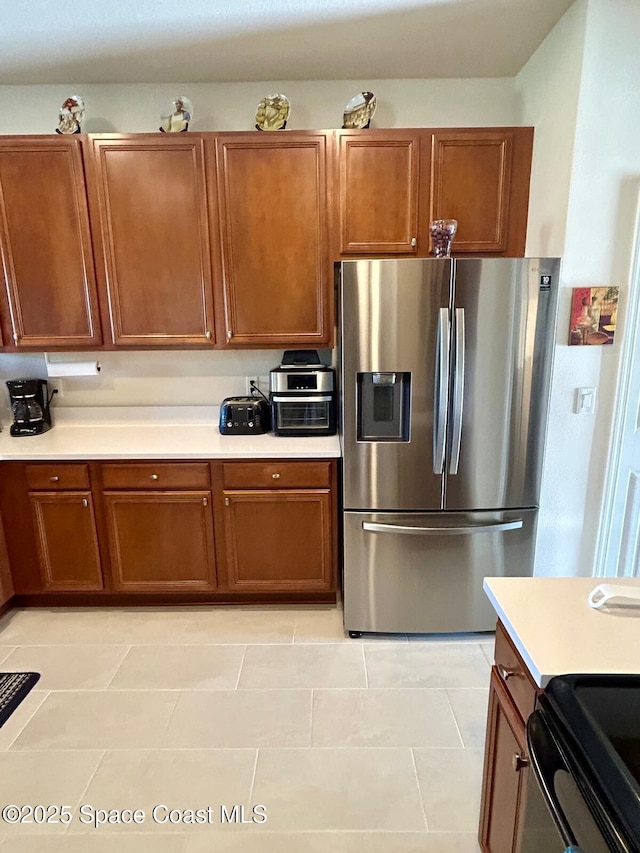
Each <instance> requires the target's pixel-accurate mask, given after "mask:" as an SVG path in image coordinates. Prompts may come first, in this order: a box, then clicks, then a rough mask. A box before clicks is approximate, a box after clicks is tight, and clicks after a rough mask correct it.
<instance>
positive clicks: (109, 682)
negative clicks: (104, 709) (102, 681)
mask: <svg viewBox="0 0 640 853" xmlns="http://www.w3.org/2000/svg"><path fill="white" fill-rule="evenodd" d="M132 649H133V646H129V648H128V649H127V651H126V652H125V653H124V656H123V658H122V660H121V661H120V663H119V664H118V665H117V666H116V668H115V669H114V671H113V675H112V676H111V678H110V679H109V681H108V682H107V684H106V685H105V687H104V689H105V690H109V688H110V687H111V685H112V684H113V682H114V679H115V677H116V675H117V674H118V673H119V672H120V670H121V668H122V664H123V663H124V662H125V661H126V659H127V658H128V657H129V655H130V654H131V650H132Z"/></svg>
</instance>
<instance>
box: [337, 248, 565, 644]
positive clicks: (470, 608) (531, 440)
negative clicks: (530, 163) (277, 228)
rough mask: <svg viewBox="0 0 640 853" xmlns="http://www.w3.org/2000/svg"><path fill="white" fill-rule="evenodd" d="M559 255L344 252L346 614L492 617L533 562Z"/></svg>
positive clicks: (371, 622) (473, 626) (433, 620)
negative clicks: (489, 589) (491, 580)
mask: <svg viewBox="0 0 640 853" xmlns="http://www.w3.org/2000/svg"><path fill="white" fill-rule="evenodd" d="M559 266H560V262H559V260H557V259H522V258H519V259H511V258H496V259H474V258H469V259H464V260H453V259H449V258H447V259H425V260H419V259H415V260H414V259H406V260H370V261H345V262H344V263H343V264H342V270H341V273H342V275H341V278H342V288H341V290H342V310H341V350H342V353H341V373H342V411H341V440H342V449H343V456H344V464H343V505H344V554H343V556H344V620H345V627H346V629H347V630H349V632H350V633H351V634H352V635H357V634H358V633H359V632H362V631H367V632H368V631H372V632H403V633H405V632H406V633H413V632H416V633H422V632H425V633H427V632H458V631H460V632H462V631H486V630H492V629H493V628H494V626H495V615H494V613H493V610H492V608H491V606H490V604H489V602H488V600H487V599H486V597H485V595H484V593H483V591H482V581H483V578H484V577H485V576H495V575H513V576H522V575H530V574H531V572H532V567H533V555H534V544H535V528H536V517H537V506H538V499H539V488H540V475H541V467H542V456H543V449H544V439H545V424H546V415H547V408H548V397H549V393H548V392H549V382H550V373H551V361H552V353H553V345H554V340H555V319H556V306H557V295H558V273H559Z"/></svg>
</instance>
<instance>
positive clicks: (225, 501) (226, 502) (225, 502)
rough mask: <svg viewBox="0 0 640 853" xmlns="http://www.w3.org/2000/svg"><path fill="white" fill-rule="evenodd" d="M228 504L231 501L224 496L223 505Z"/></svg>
mask: <svg viewBox="0 0 640 853" xmlns="http://www.w3.org/2000/svg"><path fill="white" fill-rule="evenodd" d="M230 504H231V501H230V500H229V498H225V499H224V505H225V506H229V505H230Z"/></svg>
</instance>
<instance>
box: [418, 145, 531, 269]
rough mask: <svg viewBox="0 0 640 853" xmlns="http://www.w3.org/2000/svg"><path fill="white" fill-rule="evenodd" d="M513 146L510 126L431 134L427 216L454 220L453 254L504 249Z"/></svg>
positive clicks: (506, 239)
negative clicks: (429, 209)
mask: <svg viewBox="0 0 640 853" xmlns="http://www.w3.org/2000/svg"><path fill="white" fill-rule="evenodd" d="M513 145H514V131H513V129H507V130H503V129H496V130H474V131H462V130H460V131H438V132H435V133H434V134H433V139H432V157H431V169H432V175H431V219H432V220H433V219H456V220H457V221H458V231H457V233H456V236H455V238H454V241H453V247H452V251H453V253H454V254H457V253H460V252H491V253H494V252H495V253H502V252H506V251H507V243H508V232H509V221H510V214H511V211H510V201H511V181H512V157H513ZM528 178H529V174H528V172H527V175H526V182H527V197H528ZM525 223H526V214H525Z"/></svg>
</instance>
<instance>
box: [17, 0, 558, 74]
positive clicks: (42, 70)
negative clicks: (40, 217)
mask: <svg viewBox="0 0 640 853" xmlns="http://www.w3.org/2000/svg"><path fill="white" fill-rule="evenodd" d="M571 2H572V0H279V2H275V0H226V2H225V0H26V2H22V3H20V2H16V0H13V2H11V0H4V1H3V2H2V3H0V32H2V35H3V38H2V41H3V46H2V51H1V53H0V83H72V82H75V83H121V82H123V83H124V82H128V83H157V82H174V83H175V82H214V81H217V82H228V81H260V80H340V79H352V80H353V79H362V80H366V79H367V78H369V79H381V78H403V79H412V78H431V77H434V78H437V77H511V76H513V75H514V74H516V73H517V72H518V71H519V70H520V68H521V67H522V66H523V65H524V64H525V62H526V61H527V59H528V58H529V57H530V56H531V54H532V53H533V52H534V51H535V50H536V48H537V47H538V45H539V44H540V43H541V42H542V41H543V39H544V38H545V36H546V35H547V33H548V32H549V31H550V30H551V29H552V28H553V26H554V25H555V23H556V22H557V21H558V20H559V18H560V17H561V16H562V15H563V13H564V12H565V11H566V9H567V8H568V7H569V6H570V5H571Z"/></svg>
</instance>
